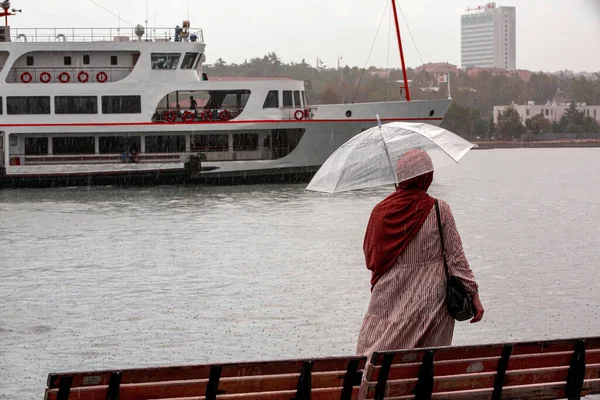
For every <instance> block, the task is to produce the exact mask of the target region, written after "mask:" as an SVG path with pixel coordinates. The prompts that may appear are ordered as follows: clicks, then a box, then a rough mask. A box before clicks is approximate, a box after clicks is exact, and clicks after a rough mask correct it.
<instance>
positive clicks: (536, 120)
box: [525, 113, 552, 134]
mask: <svg viewBox="0 0 600 400" xmlns="http://www.w3.org/2000/svg"><path fill="white" fill-rule="evenodd" d="M525 127H526V128H527V130H528V131H529V132H531V133H534V134H538V133H548V132H551V131H552V123H551V122H550V121H549V120H547V119H546V118H545V117H544V115H543V114H541V113H540V114H538V115H535V116H534V117H533V118H529V119H527V121H525Z"/></svg>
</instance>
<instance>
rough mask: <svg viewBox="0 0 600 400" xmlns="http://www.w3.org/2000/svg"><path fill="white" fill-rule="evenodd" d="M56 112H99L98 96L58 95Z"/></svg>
mask: <svg viewBox="0 0 600 400" xmlns="http://www.w3.org/2000/svg"><path fill="white" fill-rule="evenodd" d="M54 113H55V114H97V113H98V98H97V97H96V96H56V97H54Z"/></svg>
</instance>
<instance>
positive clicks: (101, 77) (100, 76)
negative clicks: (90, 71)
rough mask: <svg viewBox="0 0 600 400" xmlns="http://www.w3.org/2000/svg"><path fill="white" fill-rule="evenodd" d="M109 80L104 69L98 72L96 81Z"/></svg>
mask: <svg viewBox="0 0 600 400" xmlns="http://www.w3.org/2000/svg"><path fill="white" fill-rule="evenodd" d="M107 80H108V75H107V74H106V72H104V71H100V72H98V73H97V74H96V82H100V83H104V82H106V81H107Z"/></svg>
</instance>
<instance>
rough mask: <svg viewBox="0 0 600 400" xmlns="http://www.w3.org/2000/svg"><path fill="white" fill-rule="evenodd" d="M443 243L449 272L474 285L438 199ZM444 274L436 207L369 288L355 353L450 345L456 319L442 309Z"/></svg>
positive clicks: (472, 288)
mask: <svg viewBox="0 0 600 400" xmlns="http://www.w3.org/2000/svg"><path fill="white" fill-rule="evenodd" d="M439 206H440V212H441V214H442V229H443V232H444V245H445V247H446V252H447V260H448V268H449V270H450V274H451V275H454V276H457V277H459V278H461V280H462V282H463V283H464V284H465V286H466V288H467V291H468V292H469V293H471V294H473V293H475V292H477V283H475V278H474V276H473V272H472V271H471V269H470V267H469V263H468V262H467V259H466V257H465V254H464V251H463V247H462V242H461V240H460V235H459V234H458V231H457V229H456V225H455V222H454V217H453V216H452V212H451V210H450V207H449V206H448V204H447V203H446V202H445V201H442V200H440V201H439ZM445 283H446V277H445V272H444V264H443V259H442V247H441V241H440V234H439V230H438V225H437V217H436V212H435V206H434V207H433V208H432V210H431V212H430V214H429V216H428V217H427V219H426V220H425V223H424V224H423V226H422V227H421V229H420V230H419V232H418V233H417V235H416V236H415V238H414V239H413V240H412V241H411V242H410V244H409V245H408V247H407V248H406V249H405V250H404V251H403V252H402V253H401V254H400V255H399V256H398V259H397V260H396V263H395V264H394V266H393V267H392V268H391V269H390V270H389V271H388V272H387V273H385V275H383V276H382V277H381V279H380V280H379V282H377V284H376V285H375V287H374V288H373V291H372V293H371V301H370V303H369V308H368V310H367V314H366V315H365V317H364V320H363V323H362V327H361V329H360V334H359V337H358V345H357V353H358V354H361V355H362V354H365V355H370V354H371V353H373V352H374V351H384V350H400V349H411V348H422V347H437V346H449V345H450V344H451V343H452V334H453V332H454V319H453V318H452V317H451V316H450V314H449V313H448V311H447V309H446V303H445V301H446V291H445V289H446V285H445Z"/></svg>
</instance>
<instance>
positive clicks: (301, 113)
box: [294, 110, 304, 121]
mask: <svg viewBox="0 0 600 400" xmlns="http://www.w3.org/2000/svg"><path fill="white" fill-rule="evenodd" d="M294 118H296V120H298V121H300V120H301V119H303V118H304V111H302V110H296V112H295V113H294Z"/></svg>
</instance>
